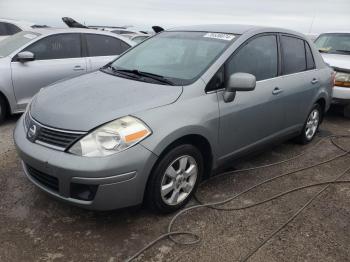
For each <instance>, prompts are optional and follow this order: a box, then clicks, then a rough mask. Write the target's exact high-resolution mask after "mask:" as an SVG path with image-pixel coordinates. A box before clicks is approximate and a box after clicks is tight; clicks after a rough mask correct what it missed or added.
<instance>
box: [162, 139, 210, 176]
mask: <svg viewBox="0 0 350 262" xmlns="http://www.w3.org/2000/svg"><path fill="white" fill-rule="evenodd" d="M182 144H191V145H193V146H195V147H196V148H197V149H198V150H199V151H200V152H201V154H202V156H203V162H204V177H203V178H204V179H206V178H208V177H209V176H210V174H211V170H212V165H213V154H212V149H211V146H210V144H209V142H208V140H207V139H206V138H205V137H203V136H201V135H194V134H193V135H186V136H183V137H181V138H179V139H177V140H175V141H174V142H172V143H171V144H170V145H168V146H167V147H166V148H165V149H164V150H163V152H162V153H161V154H160V156H159V159H161V158H162V157H163V156H164V155H165V154H166V153H168V152H169V151H170V150H171V149H173V148H174V147H176V146H179V145H182Z"/></svg>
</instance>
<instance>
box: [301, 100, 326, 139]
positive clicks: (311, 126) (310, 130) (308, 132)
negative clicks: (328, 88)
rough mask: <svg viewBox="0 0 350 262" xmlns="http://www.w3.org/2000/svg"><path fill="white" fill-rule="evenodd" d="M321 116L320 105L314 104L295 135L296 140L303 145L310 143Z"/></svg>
mask: <svg viewBox="0 0 350 262" xmlns="http://www.w3.org/2000/svg"><path fill="white" fill-rule="evenodd" d="M322 117H323V113H322V108H321V106H320V105H319V104H314V106H313V107H312V109H311V111H310V112H309V114H308V116H307V118H306V121H305V123H304V126H303V130H302V131H301V134H300V135H299V136H298V137H297V142H299V143H300V144H303V145H306V144H308V143H310V142H311V141H312V140H313V139H314V138H315V136H316V133H317V131H318V129H319V127H320V123H321V120H322Z"/></svg>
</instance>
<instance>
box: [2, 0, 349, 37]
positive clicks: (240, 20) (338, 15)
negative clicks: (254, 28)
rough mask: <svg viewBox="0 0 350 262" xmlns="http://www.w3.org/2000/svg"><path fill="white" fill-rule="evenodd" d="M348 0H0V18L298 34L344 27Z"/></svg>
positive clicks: (52, 22)
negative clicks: (259, 27)
mask: <svg viewBox="0 0 350 262" xmlns="http://www.w3.org/2000/svg"><path fill="white" fill-rule="evenodd" d="M349 10H350V0H239V1H237V0H143V1H135V0H100V1H98V0H0V18H9V19H19V20H26V21H31V22H34V23H37V24H46V25H50V26H58V27H64V24H63V23H62V21H61V17H63V16H69V17H72V18H74V19H76V20H77V21H79V22H81V23H85V24H86V25H109V26H124V25H133V26H134V27H135V29H143V30H147V29H149V28H150V27H151V26H152V25H160V26H162V27H164V28H171V27H176V26H178V25H194V24H225V23H229V24H251V25H264V26H276V27H284V28H288V29H293V30H297V31H300V32H303V33H322V32H326V31H334V30H337V31H344V30H348V31H350V15H349Z"/></svg>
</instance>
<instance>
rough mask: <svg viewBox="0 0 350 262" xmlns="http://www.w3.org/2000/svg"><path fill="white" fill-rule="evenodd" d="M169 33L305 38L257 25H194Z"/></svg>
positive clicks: (295, 33)
mask: <svg viewBox="0 0 350 262" xmlns="http://www.w3.org/2000/svg"><path fill="white" fill-rule="evenodd" d="M167 31H189V32H190V31H192V32H217V33H226V34H238V35H242V34H244V33H246V32H248V31H256V32H257V33H261V32H280V33H287V34H294V35H298V36H302V37H305V36H304V35H303V34H301V33H298V32H296V31H292V30H289V29H283V28H277V27H264V26H257V25H244V24H209V25H193V26H182V27H175V28H171V29H169V30H167Z"/></svg>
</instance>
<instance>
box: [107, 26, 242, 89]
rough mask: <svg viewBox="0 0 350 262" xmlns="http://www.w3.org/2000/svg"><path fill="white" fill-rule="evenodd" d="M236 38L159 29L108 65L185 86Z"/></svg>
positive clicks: (202, 71)
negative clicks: (161, 30)
mask: <svg viewBox="0 0 350 262" xmlns="http://www.w3.org/2000/svg"><path fill="white" fill-rule="evenodd" d="M235 38H236V36H235V35H233V34H218V33H207V32H175V31H174V32H162V33H160V34H158V35H156V36H154V37H152V38H150V39H149V40H147V41H145V42H142V43H141V44H139V45H137V46H136V47H134V48H133V49H131V50H130V51H128V52H126V53H125V54H124V55H122V56H121V57H120V58H118V59H117V60H116V61H114V62H113V63H112V65H111V66H112V67H113V68H114V69H120V70H137V71H141V72H147V73H151V74H156V75H158V76H162V77H164V78H167V79H170V80H171V81H172V82H173V83H174V84H175V85H188V84H190V83H192V82H193V81H195V80H196V79H197V78H198V77H199V76H200V75H201V74H203V73H204V71H205V70H206V69H207V68H208V67H209V66H210V65H211V64H212V63H213V62H214V61H215V60H216V59H217V58H218V57H219V56H220V55H221V54H222V52H223V51H224V50H225V49H226V48H227V47H228V46H229V45H230V44H231V43H232V42H233V41H234V39H235Z"/></svg>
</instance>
